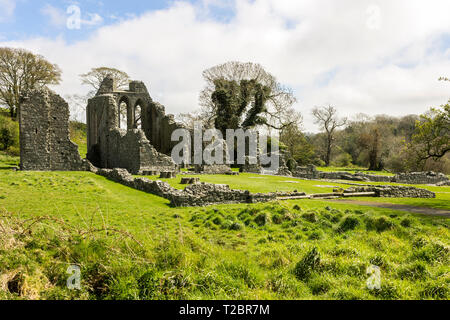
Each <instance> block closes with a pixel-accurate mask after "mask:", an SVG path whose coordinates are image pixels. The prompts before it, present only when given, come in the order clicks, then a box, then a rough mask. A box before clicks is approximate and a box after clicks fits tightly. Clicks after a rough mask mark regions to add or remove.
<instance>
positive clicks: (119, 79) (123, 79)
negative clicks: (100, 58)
mask: <svg viewBox="0 0 450 320" xmlns="http://www.w3.org/2000/svg"><path fill="white" fill-rule="evenodd" d="M107 76H111V77H112V78H113V79H114V80H115V83H116V85H117V89H125V88H126V87H127V86H128V84H129V83H130V76H129V75H128V74H127V73H126V72H124V71H120V70H118V69H115V68H108V67H100V68H92V69H91V71H89V72H88V73H85V74H82V75H80V78H81V83H82V84H86V85H89V86H91V88H92V91H90V92H89V94H88V97H89V98H91V97H93V96H94V95H95V94H96V93H97V91H98V89H100V85H101V84H102V82H103V80H104V79H105V78H106V77H107Z"/></svg>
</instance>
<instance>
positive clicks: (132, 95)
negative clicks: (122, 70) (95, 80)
mask: <svg viewBox="0 0 450 320" xmlns="http://www.w3.org/2000/svg"><path fill="white" fill-rule="evenodd" d="M86 112H87V118H86V119H87V145H88V157H87V158H88V160H89V161H91V163H92V164H94V165H95V166H97V167H101V168H110V169H112V168H124V169H127V170H128V171H129V172H131V173H134V174H139V173H143V172H145V171H149V172H163V171H175V169H176V167H175V163H174V162H173V161H172V159H171V158H170V156H169V155H170V152H171V150H172V147H173V144H172V143H171V135H172V132H173V131H174V130H175V129H177V128H180V125H179V124H177V123H176V122H175V121H174V118H173V116H172V115H166V114H165V110H164V107H163V106H162V105H160V104H159V103H157V102H154V101H153V100H152V98H151V97H150V95H149V93H148V91H147V88H146V87H145V85H144V83H143V82H141V81H132V82H130V84H129V90H123V91H122V90H117V88H116V85H115V82H114V79H112V78H110V77H107V78H105V79H104V80H103V83H102V84H101V86H100V89H99V90H98V92H97V95H96V96H95V97H94V98H92V99H90V100H89V103H88V106H87V111H86Z"/></svg>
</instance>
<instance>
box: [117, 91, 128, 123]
mask: <svg viewBox="0 0 450 320" xmlns="http://www.w3.org/2000/svg"><path fill="white" fill-rule="evenodd" d="M118 108H119V110H118V113H119V128H120V129H125V130H128V129H129V128H128V115H129V108H130V100H129V99H128V97H127V96H123V97H121V98H120V100H119V103H118Z"/></svg>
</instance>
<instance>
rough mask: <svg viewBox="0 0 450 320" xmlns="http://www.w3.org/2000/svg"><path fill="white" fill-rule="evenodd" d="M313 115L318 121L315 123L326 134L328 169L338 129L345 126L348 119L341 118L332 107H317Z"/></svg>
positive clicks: (326, 161) (326, 162)
mask: <svg viewBox="0 0 450 320" xmlns="http://www.w3.org/2000/svg"><path fill="white" fill-rule="evenodd" d="M312 114H313V116H314V118H315V119H316V120H315V123H316V124H317V125H319V126H320V127H321V129H322V130H324V131H325V133H326V155H325V164H326V166H327V167H328V166H329V165H330V160H331V151H332V148H333V145H334V141H335V133H336V129H338V128H340V127H343V126H345V125H346V124H347V118H339V117H338V112H337V110H336V108H334V107H332V106H328V107H316V108H314V109H313V111H312Z"/></svg>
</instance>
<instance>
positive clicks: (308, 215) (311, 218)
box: [302, 212, 318, 223]
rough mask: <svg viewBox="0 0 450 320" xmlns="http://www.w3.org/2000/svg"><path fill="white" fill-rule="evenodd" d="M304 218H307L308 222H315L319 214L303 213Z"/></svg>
mask: <svg viewBox="0 0 450 320" xmlns="http://www.w3.org/2000/svg"><path fill="white" fill-rule="evenodd" d="M302 218H303V219H305V220H306V221H308V222H312V223H315V222H317V221H318V219H317V215H316V213H315V212H308V213H305V214H303V215H302Z"/></svg>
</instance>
